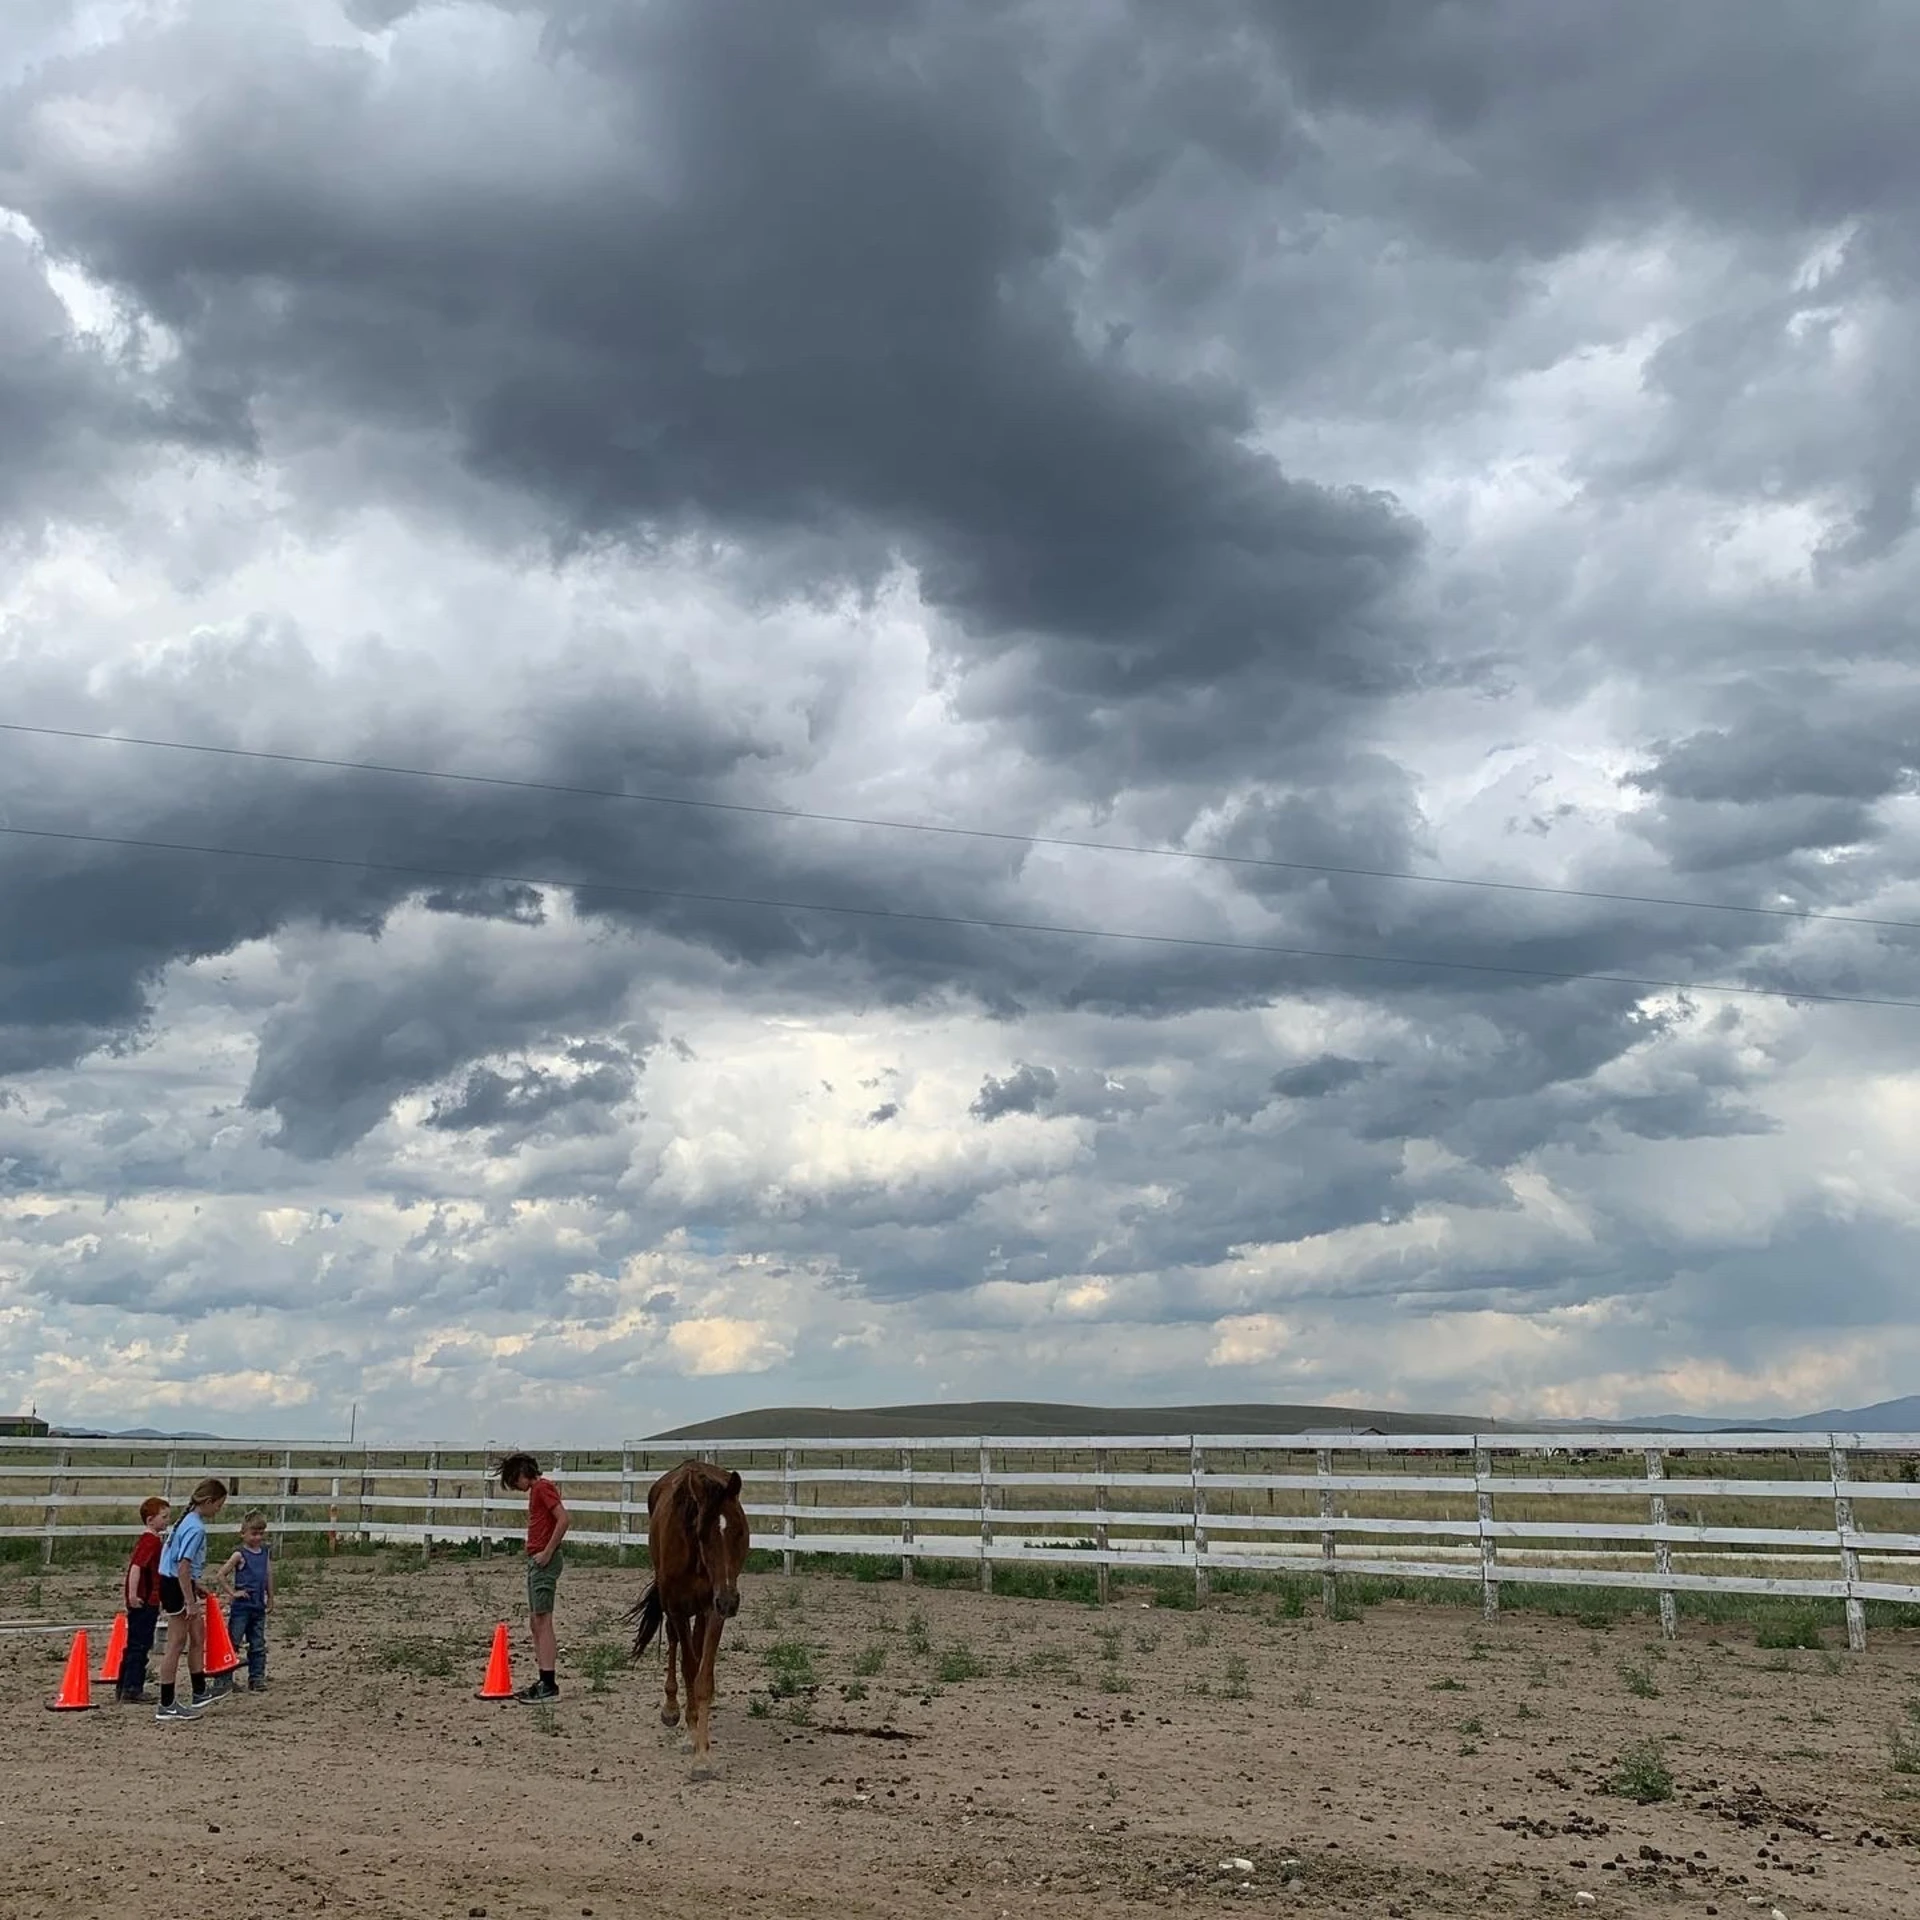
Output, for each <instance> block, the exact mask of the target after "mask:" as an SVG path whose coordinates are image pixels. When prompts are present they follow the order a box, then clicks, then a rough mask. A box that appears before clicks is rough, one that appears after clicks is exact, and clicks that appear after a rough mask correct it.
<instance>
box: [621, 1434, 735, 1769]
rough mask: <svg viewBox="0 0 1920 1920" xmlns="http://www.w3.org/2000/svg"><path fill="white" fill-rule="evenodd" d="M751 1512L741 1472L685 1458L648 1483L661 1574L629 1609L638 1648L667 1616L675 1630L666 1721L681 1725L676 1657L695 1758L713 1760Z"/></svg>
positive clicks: (652, 1539) (656, 1568) (653, 1554)
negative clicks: (723, 1650) (719, 1687)
mask: <svg viewBox="0 0 1920 1920" xmlns="http://www.w3.org/2000/svg"><path fill="white" fill-rule="evenodd" d="M747 1546H748V1535H747V1516H746V1512H745V1510H744V1509H743V1508H742V1506H741V1505H740V1476H739V1475H738V1474H737V1473H725V1472H722V1471H721V1469H720V1468H718V1467H714V1466H709V1465H708V1464H707V1463H706V1462H705V1461H704V1460H683V1461H682V1462H681V1463H680V1465H679V1466H677V1467H675V1468H673V1469H672V1471H671V1472H668V1473H663V1474H662V1475H661V1476H660V1478H659V1479H658V1480H656V1481H655V1482H654V1483H653V1485H652V1486H651V1487H649V1488H648V1489H647V1552H648V1555H649V1557H650V1558H651V1559H652V1561H653V1579H652V1580H651V1581H650V1582H649V1583H648V1586H647V1590H646V1592H645V1593H643V1594H642V1595H641V1596H640V1601H639V1604H638V1605H637V1606H636V1607H634V1609H633V1610H632V1612H631V1613H629V1614H628V1615H627V1618H628V1619H629V1620H637V1621H638V1622H639V1623H640V1627H639V1631H638V1632H637V1633H636V1634H635V1635H634V1637H633V1654H634V1658H635V1659H638V1658H639V1657H640V1655H641V1654H643V1653H644V1652H646V1650H647V1648H648V1646H649V1645H650V1644H651V1643H652V1640H653V1637H654V1635H655V1634H656V1633H658V1632H659V1631H660V1625H661V1622H662V1621H664V1622H665V1623H666V1628H667V1697H666V1699H665V1701H664V1702H663V1703H662V1705H661V1708H660V1720H661V1724H662V1725H664V1726H669V1727H672V1726H678V1725H679V1723H680V1697H679V1693H678V1690H677V1688H676V1685H675V1678H674V1656H675V1654H676V1652H677V1653H678V1655H679V1662H680V1678H681V1679H682V1680H684V1681H685V1682H686V1688H687V1729H688V1731H689V1733H691V1735H692V1736H693V1753H694V1760H695V1763H696V1764H698V1763H699V1762H700V1761H702V1760H704V1759H705V1758H706V1753H707V1741H708V1737H709V1733H710V1730H711V1723H712V1719H713V1667H714V1661H715V1659H716V1657H717V1656H718V1654H719V1652H720V1630H721V1628H722V1627H723V1626H725V1624H726V1623H727V1622H728V1621H729V1620H731V1619H732V1618H733V1616H734V1615H735V1614H736V1613H738V1612H739V1611H740V1569H741V1568H742V1567H744V1566H745V1565H746V1564H747Z"/></svg>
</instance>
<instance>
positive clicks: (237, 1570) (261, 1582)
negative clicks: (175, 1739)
mask: <svg viewBox="0 0 1920 1920" xmlns="http://www.w3.org/2000/svg"><path fill="white" fill-rule="evenodd" d="M219 1577H220V1578H221V1579H222V1580H224V1581H227V1582H229V1583H230V1584H231V1586H232V1588H233V1600H232V1603H231V1604H230V1605H229V1607H228V1608H227V1632H228V1634H229V1635H230V1636H231V1637H232V1640H233V1646H234V1651H235V1652H236V1653H237V1652H239V1650H240V1649H241V1648H242V1647H245V1648H246V1651H247V1690H248V1692H250V1693H261V1692H264V1691H265V1689H266V1684H267V1609H268V1608H269V1607H270V1606H271V1605H272V1604H273V1553H272V1549H271V1548H270V1547H269V1546H268V1545H267V1516H266V1515H265V1514H264V1513H262V1512H261V1511H260V1510H259V1509H258V1508H257V1507H256V1508H255V1509H254V1511H253V1512H252V1513H250V1514H248V1515H247V1517H246V1518H245V1519H244V1520H242V1521H241V1522H240V1545H239V1547H238V1548H237V1549H236V1550H235V1551H234V1552H233V1553H231V1554H230V1555H228V1557H227V1560H226V1562H225V1564H224V1565H223V1566H222V1567H221V1569H220V1575H219Z"/></svg>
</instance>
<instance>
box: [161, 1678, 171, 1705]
mask: <svg viewBox="0 0 1920 1920" xmlns="http://www.w3.org/2000/svg"><path fill="white" fill-rule="evenodd" d="M160 1704H161V1705H162V1706H163V1707H170V1706H172V1705H173V1689H172V1688H171V1687H170V1686H168V1685H167V1684H166V1682H165V1681H164V1680H163V1681H162V1682H161V1683H160Z"/></svg>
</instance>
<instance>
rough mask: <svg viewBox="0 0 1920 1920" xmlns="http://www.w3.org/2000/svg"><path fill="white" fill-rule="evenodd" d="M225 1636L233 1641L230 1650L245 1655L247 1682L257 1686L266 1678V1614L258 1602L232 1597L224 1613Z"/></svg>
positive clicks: (242, 1597)
mask: <svg viewBox="0 0 1920 1920" xmlns="http://www.w3.org/2000/svg"><path fill="white" fill-rule="evenodd" d="M227 1632H228V1634H229V1635H230V1636H231V1637H232V1640H233V1650H234V1652H235V1653H238V1652H239V1651H240V1650H241V1648H243V1647H244V1648H245V1649H246V1654H247V1680H248V1683H249V1684H250V1685H254V1686H257V1685H258V1684H259V1683H260V1682H261V1681H262V1680H264V1679H265V1678H266V1677H267V1610H266V1607H265V1606H264V1605H263V1604H262V1603H261V1602H260V1601H258V1600H250V1599H248V1598H247V1596H246V1595H245V1594H244V1593H242V1594H236V1595H235V1596H234V1601H233V1605H232V1606H230V1607H229V1608H228V1609H227Z"/></svg>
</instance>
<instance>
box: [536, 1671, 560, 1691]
mask: <svg viewBox="0 0 1920 1920" xmlns="http://www.w3.org/2000/svg"><path fill="white" fill-rule="evenodd" d="M540 1684H541V1685H542V1686H543V1687H552V1688H554V1690H555V1691H556V1692H557V1691H558V1690H559V1683H558V1682H557V1681H556V1680H555V1679H554V1677H553V1669H552V1668H551V1667H542V1668H541V1669H540Z"/></svg>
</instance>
